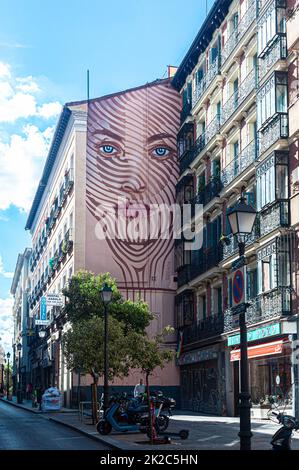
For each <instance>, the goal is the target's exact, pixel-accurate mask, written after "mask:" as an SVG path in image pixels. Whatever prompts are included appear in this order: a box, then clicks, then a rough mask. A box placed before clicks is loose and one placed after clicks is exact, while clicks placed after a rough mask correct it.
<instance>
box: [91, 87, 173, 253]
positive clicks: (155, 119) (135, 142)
mask: <svg viewBox="0 0 299 470" xmlns="http://www.w3.org/2000/svg"><path fill="white" fill-rule="evenodd" d="M179 108H180V103H179V98H178V95H177V93H176V92H175V91H174V90H173V89H172V88H171V86H170V84H169V83H168V82H167V81H164V82H160V83H159V84H157V85H155V86H147V87H143V88H139V89H136V90H132V91H128V92H124V93H121V94H117V95H113V96H110V97H107V98H103V99H99V100H95V101H92V102H90V104H89V109H88V138H87V206H88V209H89V210H90V211H91V213H92V214H93V215H94V216H95V218H97V219H98V220H99V218H100V215H99V214H101V208H103V207H105V206H107V205H112V206H114V207H115V208H116V207H117V204H118V203H119V199H120V198H121V199H122V201H123V204H124V206H125V209H126V210H125V216H126V217H127V218H128V219H130V218H132V217H134V214H136V211H130V206H131V207H132V205H134V207H135V208H136V205H137V207H138V205H140V207H141V206H142V207H143V208H144V207H145V208H146V216H148V208H149V207H150V205H152V204H159V205H160V204H166V205H169V206H170V205H171V204H173V203H174V200H175V185H176V182H177V178H178V164H177V155H176V134H177V131H178V127H179ZM159 242H160V243H162V242H163V243H164V244H165V240H163V241H161V240H160V241H159V240H149V239H148V240H142V241H139V242H136V240H135V241H134V240H131V239H130V238H128V239H127V240H118V239H115V240H110V241H109V240H108V243H109V246H110V247H111V249H112V251H113V252H115V253H118V255H119V254H120V253H119V252H120V251H123V254H124V256H129V257H132V256H133V258H134V259H135V255H136V253H134V250H136V247H138V253H139V257H140V256H141V257H142V258H144V256H145V252H147V256H148V255H149V253H153V252H155V251H156V250H155V249H154V246H155V245H157V244H159ZM133 258H132V261H133Z"/></svg>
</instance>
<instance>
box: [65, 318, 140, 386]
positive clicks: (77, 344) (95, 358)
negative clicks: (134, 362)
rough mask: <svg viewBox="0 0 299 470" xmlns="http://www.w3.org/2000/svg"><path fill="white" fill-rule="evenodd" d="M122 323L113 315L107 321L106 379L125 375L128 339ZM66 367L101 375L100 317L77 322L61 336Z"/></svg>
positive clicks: (127, 370) (129, 334)
mask: <svg viewBox="0 0 299 470" xmlns="http://www.w3.org/2000/svg"><path fill="white" fill-rule="evenodd" d="M131 335H132V333H131V332H128V333H127V335H125V334H124V329H123V325H121V323H120V322H119V321H117V320H116V319H115V318H113V317H109V320H108V344H109V348H108V357H109V378H110V379H112V378H113V377H115V376H117V377H123V376H126V375H128V372H129V368H130V365H131V360H130V357H129V355H130V351H129V346H130V338H131ZM63 347H64V353H65V357H66V360H67V365H68V368H69V369H76V368H81V369H82V370H83V371H84V372H85V373H89V374H91V375H93V376H94V375H95V374H98V375H99V376H102V375H103V374H104V320H103V318H100V317H93V318H88V319H87V320H81V321H77V322H75V323H74V324H73V326H72V328H71V329H70V330H69V331H68V332H66V333H65V335H64V337H63Z"/></svg>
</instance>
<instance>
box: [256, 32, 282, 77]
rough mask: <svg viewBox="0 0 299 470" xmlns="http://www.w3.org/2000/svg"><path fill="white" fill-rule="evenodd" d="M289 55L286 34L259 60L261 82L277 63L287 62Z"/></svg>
mask: <svg viewBox="0 0 299 470" xmlns="http://www.w3.org/2000/svg"><path fill="white" fill-rule="evenodd" d="M287 55H288V52H287V38H286V35H285V34H280V35H279V36H277V38H276V39H275V41H274V42H273V44H272V45H271V48H270V49H268V50H267V52H265V54H264V55H263V57H262V58H260V59H259V72H258V74H259V81H260V80H262V79H263V78H264V76H265V75H266V74H267V73H268V71H269V70H271V68H272V67H273V65H274V64H276V62H278V61H279V60H285V59H286V58H287Z"/></svg>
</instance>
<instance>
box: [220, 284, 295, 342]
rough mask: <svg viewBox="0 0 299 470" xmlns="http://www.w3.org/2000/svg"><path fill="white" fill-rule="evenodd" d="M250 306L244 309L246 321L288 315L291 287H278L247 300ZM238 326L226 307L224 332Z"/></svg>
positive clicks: (250, 323)
mask: <svg viewBox="0 0 299 470" xmlns="http://www.w3.org/2000/svg"><path fill="white" fill-rule="evenodd" d="M248 302H249V303H250V306H249V307H248V308H247V310H246V323H247V325H253V324H255V323H260V322H264V321H267V320H272V319H273V318H277V317H281V316H288V315H290V314H291V313H292V308H291V288H290V287H279V288H277V289H273V290H271V291H269V292H266V293H264V294H260V295H259V296H258V297H256V298H255V299H252V300H249V301H248ZM236 328H238V323H237V322H236V319H235V318H234V315H233V311H232V309H228V310H227V311H226V312H225V315H224V332H225V333H226V332H228V331H231V330H234V329H236Z"/></svg>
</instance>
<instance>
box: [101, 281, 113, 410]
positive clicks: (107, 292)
mask: <svg viewBox="0 0 299 470" xmlns="http://www.w3.org/2000/svg"><path fill="white" fill-rule="evenodd" d="M111 299H112V289H111V287H110V286H109V285H108V284H104V286H103V287H102V289H101V300H102V302H103V304H104V321H105V329H104V403H103V406H104V416H105V413H106V410H107V408H108V403H109V385H108V371H109V359H108V305H109V303H110V302H111Z"/></svg>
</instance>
